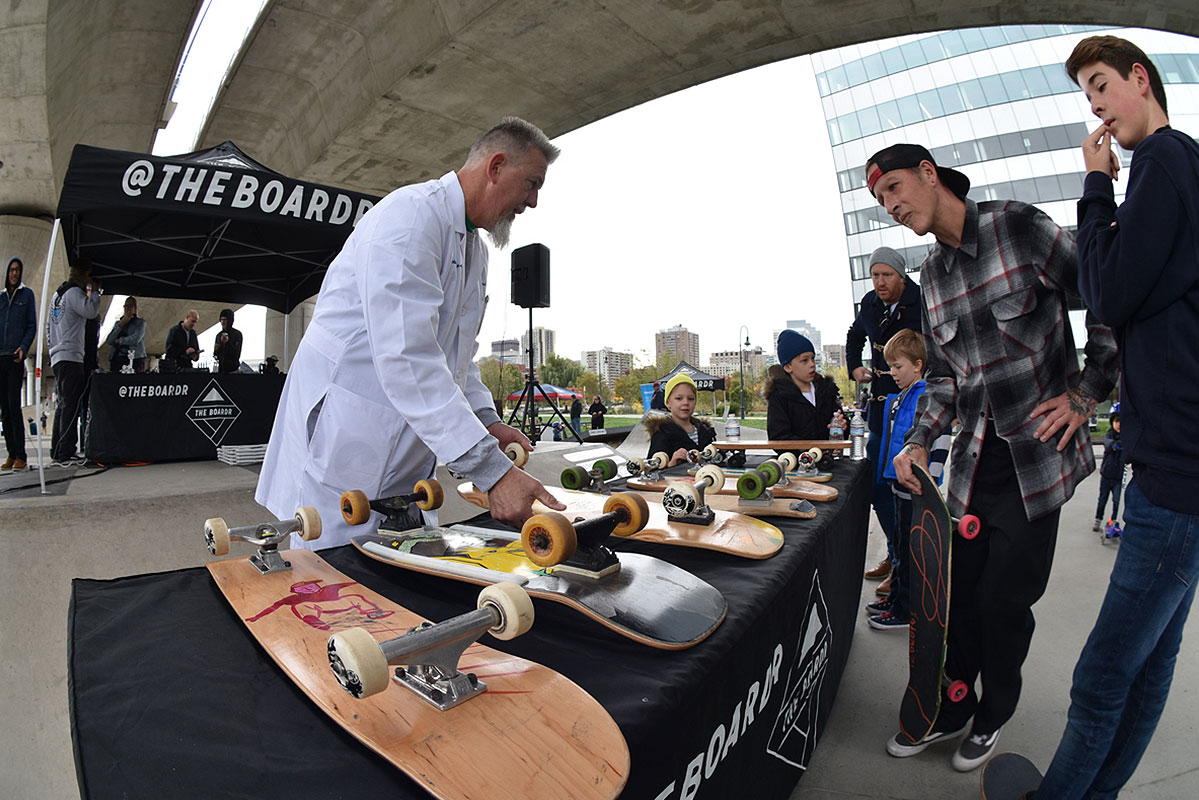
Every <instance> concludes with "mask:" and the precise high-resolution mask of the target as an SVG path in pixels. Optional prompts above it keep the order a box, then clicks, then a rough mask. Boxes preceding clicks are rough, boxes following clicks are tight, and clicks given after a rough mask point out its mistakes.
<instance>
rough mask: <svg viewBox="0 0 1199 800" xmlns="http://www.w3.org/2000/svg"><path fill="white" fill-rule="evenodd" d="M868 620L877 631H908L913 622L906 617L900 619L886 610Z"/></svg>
mask: <svg viewBox="0 0 1199 800" xmlns="http://www.w3.org/2000/svg"><path fill="white" fill-rule="evenodd" d="M867 622H869V623H870V627H871V628H874V629H875V630H876V631H906V630H907V629H908V627H909V626H910V624H911V623H909V622H908V621H907V620H906V619H900V618H899V617H897V616H895V615H894V614H892V613H891V612H890V611H884V612H883V613H881V614H879V615H878V616H876V617H871V618H870V619H869V620H867Z"/></svg>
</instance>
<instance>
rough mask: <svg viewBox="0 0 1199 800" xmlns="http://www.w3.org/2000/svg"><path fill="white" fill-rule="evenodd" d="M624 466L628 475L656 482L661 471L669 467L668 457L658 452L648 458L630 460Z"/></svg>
mask: <svg viewBox="0 0 1199 800" xmlns="http://www.w3.org/2000/svg"><path fill="white" fill-rule="evenodd" d="M624 466H625V469H626V470H627V471H628V473H629V474H630V475H645V476H648V477H650V478H652V479H654V480H657V479H658V478H659V477H660V476H661V473H662V470H664V469H666V468H667V467H669V466H670V456H668V455H666V453H660V452H659V453H654V454H653V455H652V456H650V457H648V458H630V459H629V460H628V461H626V462H625V465H624Z"/></svg>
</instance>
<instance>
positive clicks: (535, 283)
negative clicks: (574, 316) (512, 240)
mask: <svg viewBox="0 0 1199 800" xmlns="http://www.w3.org/2000/svg"><path fill="white" fill-rule="evenodd" d="M512 302H513V304H514V305H518V306H520V307H521V308H527V309H529V372H528V374H527V375H526V376H525V388H524V390H523V391H522V392H521V393H520V399H519V400H517V401H516V405H515V406H514V407H513V408H512V413H511V414H509V415H508V424H509V425H512V424H513V422H515V421H516V420H517V419H518V418H519V420H520V422H519V423H518V424H517V425H516V426H515V427H517V428H519V429H520V430H522V431H524V434H525V436H528V437H529V441H531V442H532V443H533V444H534V445H536V444H537V442H538V441H540V440H541V434H542V433H544V432H545V429H546V428H548V427H549V426H550V425H551V424H552V419H553V418H552V417H551V422H544V423H543V422H542V421H541V419H540V418H539V417H538V415H537V400H536V398H537V394H538V393H540V394H541V397H542V399H543V400H544V401H545V402H546V403H547V404H548V405H549V407H550V408H551V409H553V411H554V415H555V416H557V417H558V419H560V420H562V423H563V425H564V426H565V428H566V430H568V431H570V435H571V436H573V437H574V439H575V440H576V441H577V442H578V443H579V444H582V443H583V440H582V438H580V436H579V434H578V433H577V432H576V431H575V429H574V428H573V427H572V426H571V424H570V420H569V419H567V418H566V417H565V416H563V414H562V410H561V409H559V408H558V404H557V403H555V402H554V401H553V399H552V398H551V397H550V396H549V395H547V394H546V392H545V389H543V388H541V384H540V383H538V382H537V373H536V371H535V370H536V365H535V364H534V360H533V349H534V348H533V309H534V308H549V307H550V249H549V248H548V247H546V246H545V245H543V244H528V245H525V246H524V247H518V248H517V249H515V250H513V251H512ZM522 406H523V407H524V413H523V414H522V413H521V407H522Z"/></svg>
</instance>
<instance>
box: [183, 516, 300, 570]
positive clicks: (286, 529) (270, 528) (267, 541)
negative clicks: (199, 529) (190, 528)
mask: <svg viewBox="0 0 1199 800" xmlns="http://www.w3.org/2000/svg"><path fill="white" fill-rule="evenodd" d="M293 533H298V534H300V538H301V539H303V540H304V541H306V542H310V541H312V540H313V539H316V538H317V537H319V536H320V535H321V517H320V514H318V513H317V511H316V509H315V508H313V507H312V506H300V507H299V508H297V509H296V515H295V517H293V518H292V519H284V520H279V521H277V522H262V523H259V524H257V525H243V526H241V527H237V528H230V527H229V526H228V525H227V524H225V520H223V519H221V518H220V517H214V518H213V519H209V520H205V522H204V544H206V545H208V552H210V553H212V554H213V555H214V556H223V555H227V554H228V553H229V541H230V540H231V539H238V540H240V541H243V542H249V543H250V544H255V545H258V552H257V553H255V554H254V555H252V556H250V563H251V564H253V565H254V567H255V569H257V570H258V571H259V572H260V573H262V574H263V575H270V574H271V573H273V572H285V571H287V570H289V569H291V562H290V561H287V560H286V559H284V558H283V556H282V554H281V553H280V552H279V543H280V542H282V541H284V540H285V539H289V538H290V537H291V534H293Z"/></svg>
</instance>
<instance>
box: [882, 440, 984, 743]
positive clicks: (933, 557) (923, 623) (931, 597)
mask: <svg viewBox="0 0 1199 800" xmlns="http://www.w3.org/2000/svg"><path fill="white" fill-rule="evenodd" d="M912 473H913V474H914V475H915V476H916V479H917V480H918V481H920V488H921V491H922V493H921V494H916V493H915V492H913V493H912V533H911V540H910V542H909V546H908V552H909V555H910V561H909V567H908V569H909V571H910V575H911V587H910V592H911V603H910V605H911V615H912V617H911V624H910V626H909V628H908V685H907V688H906V689H905V690H904V693H903V700H902V701H901V702H900V705H899V731H900V732H899V734H898V736H899V738H900V743H901V744H905V745H910V744H917V743H919V742H921V741H923V740H924V738H925V737H926V736H928V734H929V732H930V731H931V730H932V729H933V725H934V724H935V723H936V721H937V716H938V715H939V714H940V713H941V705H942V702H943V701H944V700H948V701H949V702H951V703H957V702H961V701H962V700H963V699H965V697H966V696H967V695H968V694H969V687H968V686H967V685H966V684H965V683H964V682H963V681H960V680H952V679H951V678H950V677H948V676H947V675H946V674H945V653H946V645H947V641H948V639H947V637H948V626H949V589H950V581H951V575H952V566H953V536H954V533H955V532H956V533H957V534H958V535H959V536H962V537H963V538H966V539H973V538H974V537H975V536H977V535H978V532H979V521H978V518H977V517H974V516H966V517H963V518H962V519H961V520H959V521H958V522H957V523H956V526H955V523H954V520H953V519H952V518H951V517H950V515H949V507H948V506H947V505H945V499H944V498H943V497H942V496H941V492H940V490H939V489H938V488H937V484H936V482H935V481H934V480H933V478H932V475H930V474H929V472H928V470H926V469H925V468H923V467H921V466H919V465H915V464H914V465H913V466H912Z"/></svg>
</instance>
